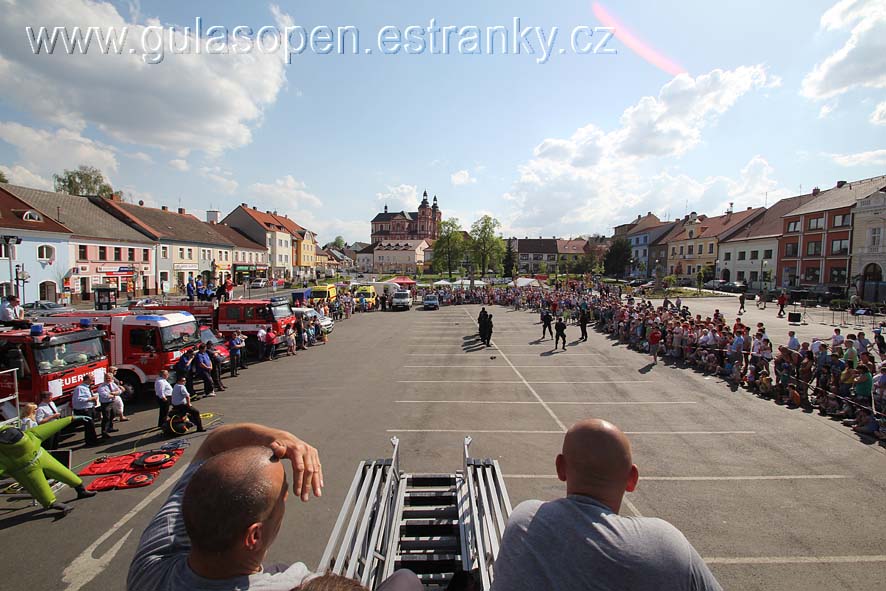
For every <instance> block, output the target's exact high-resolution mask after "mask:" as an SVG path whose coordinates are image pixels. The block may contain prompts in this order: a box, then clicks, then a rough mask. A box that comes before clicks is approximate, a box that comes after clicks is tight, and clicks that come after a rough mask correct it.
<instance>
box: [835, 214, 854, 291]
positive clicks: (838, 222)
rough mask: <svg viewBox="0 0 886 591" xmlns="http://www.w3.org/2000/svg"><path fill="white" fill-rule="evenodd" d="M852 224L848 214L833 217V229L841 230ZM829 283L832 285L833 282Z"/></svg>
mask: <svg viewBox="0 0 886 591" xmlns="http://www.w3.org/2000/svg"><path fill="white" fill-rule="evenodd" d="M851 224H852V216H851V215H850V214H848V213H844V214H841V215H835V216H834V225H833V227H834V228H842V227H843V226H849V225H851ZM831 283H834V282H833V281H832V282H831Z"/></svg>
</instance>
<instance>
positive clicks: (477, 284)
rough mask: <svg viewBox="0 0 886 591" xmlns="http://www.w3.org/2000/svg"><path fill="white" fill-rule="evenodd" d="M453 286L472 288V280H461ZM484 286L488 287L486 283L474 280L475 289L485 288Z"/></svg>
mask: <svg viewBox="0 0 886 591" xmlns="http://www.w3.org/2000/svg"><path fill="white" fill-rule="evenodd" d="M452 285H460V286H463V287H470V286H471V280H470V279H459V280H458V281H456V282H455V283H453V284H452ZM484 285H486V282H485V281H480V280H479V279H474V287H483V286H484Z"/></svg>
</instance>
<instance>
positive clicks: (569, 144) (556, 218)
mask: <svg viewBox="0 0 886 591" xmlns="http://www.w3.org/2000/svg"><path fill="white" fill-rule="evenodd" d="M770 85H771V77H770V76H769V75H768V74H767V72H766V71H765V69H764V68H763V67H762V66H743V67H739V68H736V69H735V70H731V71H722V70H714V71H712V72H710V73H708V74H704V75H701V76H698V77H696V78H691V77H689V76H688V75H680V76H677V77H676V78H674V79H673V80H671V81H670V82H668V83H667V84H665V85H664V86H663V87H662V89H661V91H660V92H659V94H658V96H657V97H652V96H647V97H643V98H641V99H640V100H639V101H637V103H636V104H634V105H632V106H630V107H628V108H627V109H625V111H624V114H623V115H622V117H621V126H620V127H618V128H616V129H614V130H612V131H609V132H605V131H603V130H602V129H600V128H599V127H597V126H596V125H593V124H591V125H586V126H584V127H581V128H579V129H578V130H576V131H575V133H573V134H572V135H571V136H570V137H569V138H565V139H564V138H549V139H546V140H544V141H542V142H541V143H539V145H538V146H536V148H535V150H534V151H533V157H532V158H531V159H530V160H528V161H527V162H525V163H523V164H522V165H520V166H519V167H518V171H517V180H516V181H515V182H514V184H513V186H512V187H511V189H510V190H509V191H508V192H507V193H506V194H505V195H503V202H504V203H505V204H506V205H507V207H508V209H509V211H508V213H507V214H506V215H504V216H500V219H501V221H502V224H503V226H504V228H505V230H507V231H508V232H509V233H513V234H515V235H517V236H524V235H527V236H538V235H543V236H551V235H555V234H556V235H569V234H573V235H578V234H587V233H590V232H594V231H598V232H602V233H609V232H611V228H612V226H613V225H615V224H616V223H620V222H621V221H623V220H624V219H627V218H632V217H635V216H636V213H637V212H641V211H642V212H643V213H645V212H646V211H652V212H653V213H657V214H658V215H659V216H660V217H664V216H668V217H669V218H670V219H673V218H675V217H677V216H678V215H682V214H683V213H684V210H686V209H687V207H689V208H690V209H696V210H698V211H710V212H720V211H723V210H725V208H726V207H727V206H728V204H729V202H734V204H735V207H736V208H737V209H738V208H743V207H747V206H749V205H750V206H753V205H762V203H763V201H764V199H765V194H766V193H767V192H769V202H770V203H772V202H773V200H774V199H775V198H776V197H777V195H778V194H779V191H778V189H777V184H776V182H775V181H774V180H773V179H772V173H773V170H772V167H771V166H770V165H769V164H768V162H767V161H766V160H765V159H764V158H763V157H762V156H755V157H754V158H752V159H751V160H750V161H749V162H748V163H747V165H746V166H745V167H744V168H743V169H742V170H741V171H738V173H737V176H735V177H707V178H701V179H696V178H693V177H691V176H689V175H686V174H682V173H679V172H672V171H669V170H668V169H667V168H666V167H665V166H664V165H663V164H662V161H663V160H665V159H666V160H665V161H670V160H671V159H672V158H673V157H674V156H680V155H682V154H684V153H686V152H687V151H688V150H690V149H692V148H693V147H695V146H697V145H698V144H699V143H700V142H701V141H702V132H703V130H704V129H706V128H707V127H709V126H710V125H712V124H713V123H714V122H716V120H717V119H718V118H719V117H721V116H723V115H724V114H725V113H726V112H727V111H728V110H729V109H730V108H731V107H732V106H733V105H735V103H736V102H737V101H738V100H739V98H740V97H741V96H743V95H744V94H746V93H748V92H750V91H752V90H754V89H760V88H767V87H769V86H770Z"/></svg>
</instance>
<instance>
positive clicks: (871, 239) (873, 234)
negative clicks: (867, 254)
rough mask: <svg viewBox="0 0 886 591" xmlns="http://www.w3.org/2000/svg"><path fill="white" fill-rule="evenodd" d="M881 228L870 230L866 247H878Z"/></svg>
mask: <svg viewBox="0 0 886 591" xmlns="http://www.w3.org/2000/svg"><path fill="white" fill-rule="evenodd" d="M881 234H882V228H871V229H870V233H869V234H868V246H875V247H876V246H880V236H881Z"/></svg>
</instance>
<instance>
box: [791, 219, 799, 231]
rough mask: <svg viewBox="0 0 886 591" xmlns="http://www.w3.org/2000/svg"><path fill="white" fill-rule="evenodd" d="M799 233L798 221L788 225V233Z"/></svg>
mask: <svg viewBox="0 0 886 591" xmlns="http://www.w3.org/2000/svg"><path fill="white" fill-rule="evenodd" d="M799 231H800V221H799V220H797V221H794V222H790V223H789V224H788V232H799Z"/></svg>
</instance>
